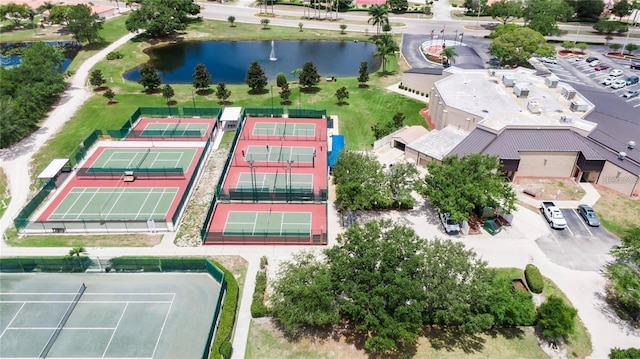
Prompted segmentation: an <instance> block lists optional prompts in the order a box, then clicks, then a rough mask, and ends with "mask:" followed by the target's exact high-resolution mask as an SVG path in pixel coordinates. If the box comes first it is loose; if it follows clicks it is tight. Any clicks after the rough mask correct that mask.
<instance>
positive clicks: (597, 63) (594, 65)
mask: <svg viewBox="0 0 640 359" xmlns="http://www.w3.org/2000/svg"><path fill="white" fill-rule="evenodd" d="M598 65H600V61H599V60H593V61H591V62H590V63H589V66H591V67H596V66H598Z"/></svg>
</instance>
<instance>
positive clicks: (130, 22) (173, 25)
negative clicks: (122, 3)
mask: <svg viewBox="0 0 640 359" xmlns="http://www.w3.org/2000/svg"><path fill="white" fill-rule="evenodd" d="M138 3H139V7H138V8H136V9H135V10H132V11H131V13H130V14H129V18H127V22H126V26H127V30H128V31H130V32H134V31H138V30H140V29H143V30H146V33H147V35H148V36H151V37H159V36H167V35H171V34H173V33H174V32H176V31H181V30H185V29H186V28H187V24H188V22H189V16H190V15H191V16H193V15H197V14H199V13H200V6H199V5H198V4H196V3H195V2H194V1H193V0H140V1H139V2H138Z"/></svg>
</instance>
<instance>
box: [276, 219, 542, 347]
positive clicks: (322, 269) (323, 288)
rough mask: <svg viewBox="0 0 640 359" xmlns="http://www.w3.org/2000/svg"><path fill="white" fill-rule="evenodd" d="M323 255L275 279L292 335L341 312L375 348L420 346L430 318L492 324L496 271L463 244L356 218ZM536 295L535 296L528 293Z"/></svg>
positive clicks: (468, 327) (282, 317) (298, 261)
mask: <svg viewBox="0 0 640 359" xmlns="http://www.w3.org/2000/svg"><path fill="white" fill-rule="evenodd" d="M337 241H338V244H337V245H336V246H334V247H331V248H329V249H326V250H325V251H324V255H323V256H321V257H320V258H314V257H313V256H312V255H310V254H302V255H299V256H296V257H295V258H294V260H292V261H289V262H285V263H284V264H283V266H282V267H281V268H280V270H279V271H278V279H277V280H276V283H275V284H274V285H273V289H274V290H273V292H274V293H273V296H272V303H273V309H274V310H273V313H274V315H275V317H276V318H277V319H278V320H279V321H280V322H281V323H282V324H283V327H284V328H285V330H286V331H288V332H289V333H290V334H299V333H300V328H301V326H324V325H331V324H335V323H337V322H338V321H339V320H340V318H342V319H344V320H345V321H346V322H348V323H350V324H352V325H353V330H355V331H357V332H359V333H360V334H361V335H363V336H364V338H365V339H366V341H365V347H366V349H367V350H368V351H371V352H377V353H392V352H397V351H398V350H402V349H403V348H405V347H410V346H413V345H415V343H416V340H417V338H418V335H419V334H420V333H421V332H422V328H423V327H424V326H425V325H430V324H432V325H441V326H456V327H457V328H458V329H460V331H462V332H465V333H476V332H478V331H481V330H485V329H488V328H490V327H491V326H493V324H494V320H493V315H492V314H491V313H490V312H489V311H488V309H487V308H488V306H489V303H490V302H491V300H492V295H493V293H494V292H493V291H492V289H491V286H492V280H493V277H494V272H493V270H490V269H488V268H487V267H486V263H484V262H483V261H481V260H479V259H478V258H477V257H476V255H475V253H473V252H472V251H469V250H467V249H465V247H464V245H463V244H461V243H456V242H451V241H441V240H439V239H434V240H428V241H427V240H425V239H423V238H420V237H419V236H418V235H416V233H415V232H414V231H413V230H412V229H411V228H409V227H406V226H402V225H398V224H394V223H392V222H390V221H388V220H382V221H371V222H367V223H364V224H362V225H359V224H354V225H351V226H350V227H349V228H348V229H347V231H346V232H345V233H343V234H341V235H339V236H338V239H337ZM529 300H530V299H529Z"/></svg>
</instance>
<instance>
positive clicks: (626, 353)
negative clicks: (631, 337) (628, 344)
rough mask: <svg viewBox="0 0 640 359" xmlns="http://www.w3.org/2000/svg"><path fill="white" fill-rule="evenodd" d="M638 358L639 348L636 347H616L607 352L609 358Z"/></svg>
mask: <svg viewBox="0 0 640 359" xmlns="http://www.w3.org/2000/svg"><path fill="white" fill-rule="evenodd" d="M637 358H640V349H638V348H629V349H618V348H613V349H611V352H609V359H637Z"/></svg>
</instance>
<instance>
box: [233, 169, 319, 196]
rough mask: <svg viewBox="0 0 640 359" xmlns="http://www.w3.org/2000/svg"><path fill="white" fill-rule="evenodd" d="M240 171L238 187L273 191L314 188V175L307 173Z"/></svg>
mask: <svg viewBox="0 0 640 359" xmlns="http://www.w3.org/2000/svg"><path fill="white" fill-rule="evenodd" d="M253 177H255V179H254V178H252V176H251V173H250V172H243V173H240V176H239V177H238V183H237V185H236V189H253V188H254V187H255V189H256V190H259V191H264V190H266V191H269V192H273V191H275V190H286V189H313V175H312V174H307V173H292V174H289V173H284V172H283V173H256V174H255V175H254V176H253Z"/></svg>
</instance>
